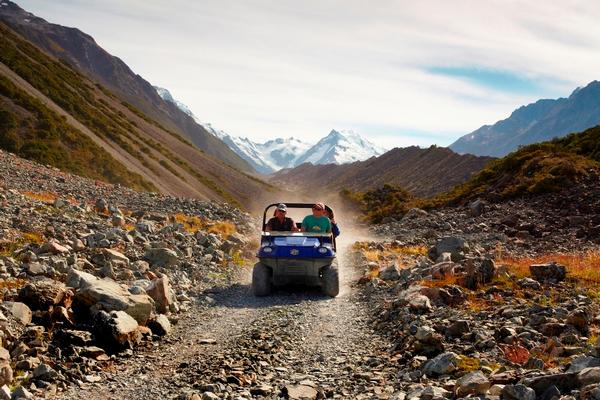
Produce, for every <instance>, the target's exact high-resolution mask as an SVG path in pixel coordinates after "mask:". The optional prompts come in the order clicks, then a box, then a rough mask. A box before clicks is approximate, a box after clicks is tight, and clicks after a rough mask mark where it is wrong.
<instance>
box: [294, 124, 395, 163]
mask: <svg viewBox="0 0 600 400" xmlns="http://www.w3.org/2000/svg"><path fill="white" fill-rule="evenodd" d="M383 153H385V150H384V149H382V148H380V147H378V146H375V145H374V144H373V143H371V142H369V141H368V140H366V139H364V138H363V137H362V136H360V135H359V134H358V133H356V132H353V131H336V130H335V129H333V130H332V131H331V132H329V135H327V136H325V137H324V138H323V139H321V140H319V141H318V142H317V144H315V145H314V146H312V147H311V148H310V149H308V150H307V151H306V152H305V153H304V154H303V155H302V156H301V157H299V158H298V159H297V160H296V165H300V164H303V163H306V162H309V163H311V164H315V165H316V164H347V163H352V162H355V161H363V160H366V159H368V158H371V157H373V156H379V155H381V154H383Z"/></svg>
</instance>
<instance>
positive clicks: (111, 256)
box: [102, 249, 129, 265]
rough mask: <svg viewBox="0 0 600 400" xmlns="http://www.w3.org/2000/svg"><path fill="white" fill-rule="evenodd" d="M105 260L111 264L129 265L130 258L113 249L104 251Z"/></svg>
mask: <svg viewBox="0 0 600 400" xmlns="http://www.w3.org/2000/svg"><path fill="white" fill-rule="evenodd" d="M102 254H103V255H104V259H105V260H107V261H110V262H120V263H124V264H125V265H129V258H128V257H126V256H125V255H124V254H122V253H119V252H118V251H116V250H112V249H102Z"/></svg>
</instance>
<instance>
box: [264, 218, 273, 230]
mask: <svg viewBox="0 0 600 400" xmlns="http://www.w3.org/2000/svg"><path fill="white" fill-rule="evenodd" d="M272 229H273V228H271V220H269V221H268V222H267V225H265V232H271V230H272Z"/></svg>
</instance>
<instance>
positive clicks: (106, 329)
mask: <svg viewBox="0 0 600 400" xmlns="http://www.w3.org/2000/svg"><path fill="white" fill-rule="evenodd" d="M94 329H95V330H96V334H97V335H96V337H97V338H99V340H100V341H101V342H102V344H103V345H104V346H106V350H107V351H109V352H116V351H120V350H122V349H127V348H129V349H131V348H133V347H135V346H136V345H137V344H138V343H139V342H140V340H141V339H142V334H141V332H140V330H139V326H138V323H137V321H136V320H135V319H133V318H132V317H131V316H130V315H129V314H127V313H126V312H124V311H111V312H110V313H107V312H105V311H100V312H98V313H97V314H96V317H95V319H94Z"/></svg>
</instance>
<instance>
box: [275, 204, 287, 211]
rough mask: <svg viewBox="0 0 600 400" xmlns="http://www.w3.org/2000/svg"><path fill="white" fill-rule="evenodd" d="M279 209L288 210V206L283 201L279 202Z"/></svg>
mask: <svg viewBox="0 0 600 400" xmlns="http://www.w3.org/2000/svg"><path fill="white" fill-rule="evenodd" d="M277 209H278V210H279V211H287V206H286V205H285V204H283V203H279V204H277Z"/></svg>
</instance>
